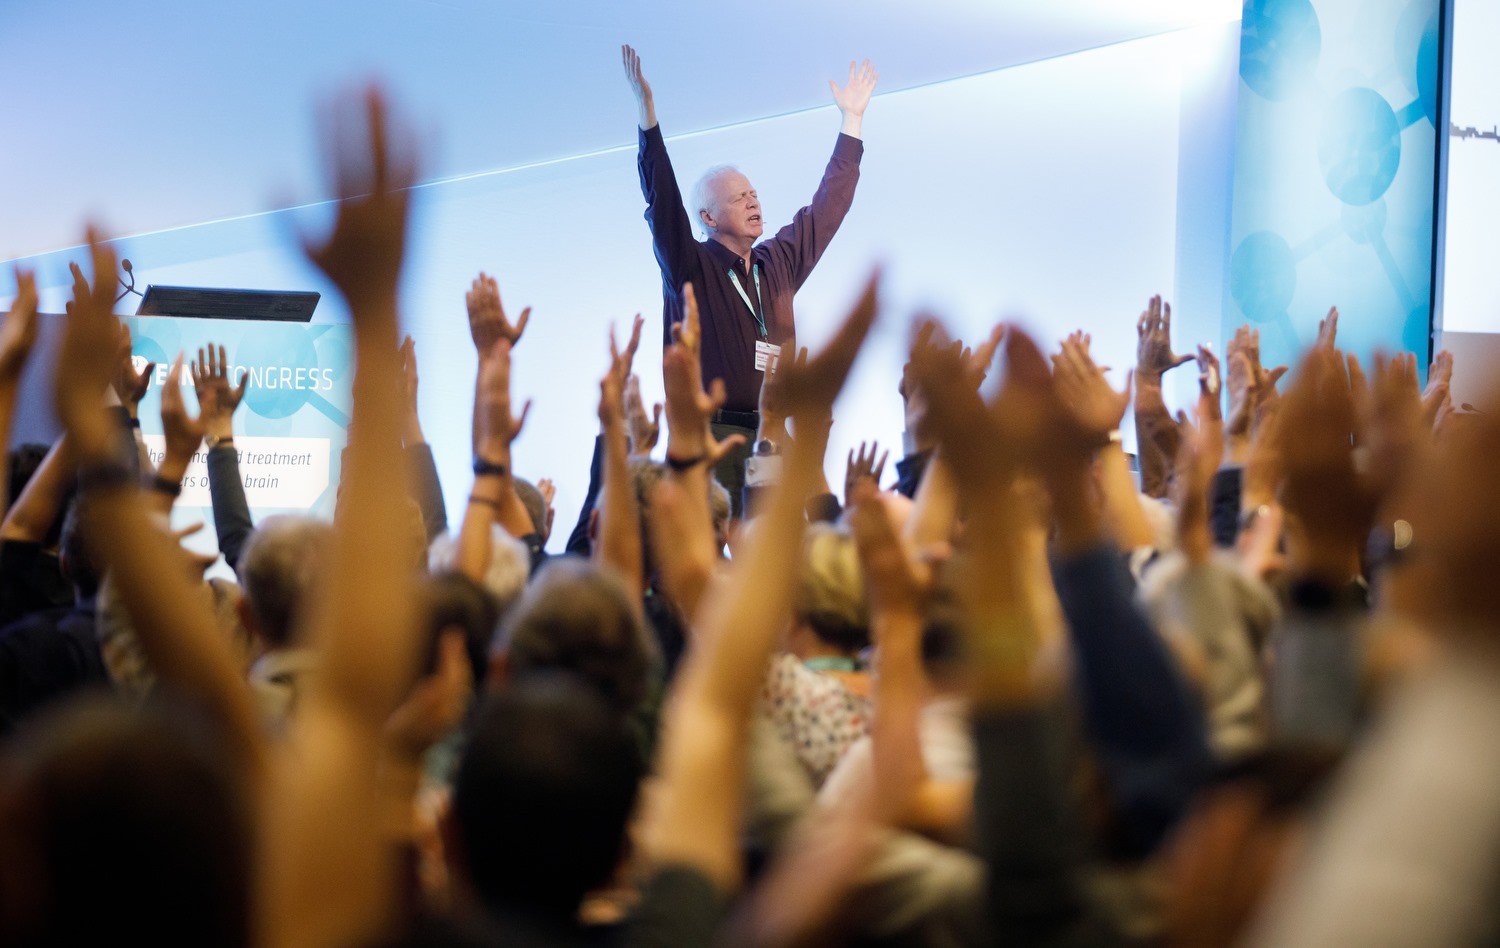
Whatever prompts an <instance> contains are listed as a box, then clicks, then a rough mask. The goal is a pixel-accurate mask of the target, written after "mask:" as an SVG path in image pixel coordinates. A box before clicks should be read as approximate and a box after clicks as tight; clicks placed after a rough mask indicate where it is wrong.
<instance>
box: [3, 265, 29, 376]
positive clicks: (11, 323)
mask: <svg viewBox="0 0 1500 948" xmlns="http://www.w3.org/2000/svg"><path fill="white" fill-rule="evenodd" d="M15 275H16V296H15V299H13V300H11V303H10V310H9V311H8V312H7V313H6V314H5V322H4V324H3V325H0V386H7V387H13V386H15V385H16V383H17V382H19V381H20V379H21V370H22V369H23V368H24V367H25V366H26V359H27V358H28V357H29V356H30V355H31V348H32V346H34V345H36V337H37V321H36V306H37V294H36V274H34V273H32V272H31V271H30V270H24V269H22V268H21V267H19V266H18V267H16V269H15Z"/></svg>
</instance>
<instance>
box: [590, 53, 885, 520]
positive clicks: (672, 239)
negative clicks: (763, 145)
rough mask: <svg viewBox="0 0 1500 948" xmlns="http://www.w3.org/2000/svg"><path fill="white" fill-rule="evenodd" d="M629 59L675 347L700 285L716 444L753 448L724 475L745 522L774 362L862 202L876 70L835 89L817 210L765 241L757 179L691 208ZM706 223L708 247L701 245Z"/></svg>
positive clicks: (708, 182) (696, 191)
mask: <svg viewBox="0 0 1500 948" xmlns="http://www.w3.org/2000/svg"><path fill="white" fill-rule="evenodd" d="M620 53H621V57H622V59H623V61H624V66H625V77H626V79H627V80H628V81H629V83H630V88H631V91H633V92H634V93H635V98H636V103H637V105H638V106H639V108H640V154H639V158H638V164H639V166H640V173H641V191H642V192H643V193H644V194H645V197H646V222H647V223H648V224H649V225H650V226H651V239H652V243H653V244H654V245H655V248H656V261H657V263H658V265H660V267H661V275H662V299H663V307H662V309H663V314H662V315H663V320H662V322H663V325H662V329H663V333H664V336H665V340H664V341H665V342H668V343H670V342H671V340H672V325H673V324H674V323H676V322H678V321H680V320H681V319H682V318H683V310H682V300H681V291H682V285H683V284H684V283H692V284H693V289H694V291H695V293H696V296H697V299H698V308H699V312H700V314H701V318H702V358H703V377H704V379H705V380H706V381H711V380H713V379H716V378H720V379H723V380H724V386H725V393H726V398H725V401H724V406H723V409H722V410H721V411H720V412H719V413H718V414H717V415H716V416H715V419H714V421H715V424H714V434H715V436H716V437H718V438H720V439H721V440H722V439H723V438H725V437H728V436H730V435H733V434H742V435H744V436H745V439H746V447H745V448H743V449H741V450H739V451H736V452H734V453H733V454H731V455H730V456H729V457H728V458H726V459H725V460H724V461H723V462H722V463H721V464H720V465H719V467H718V469H717V470H716V471H715V475H716V476H717V477H718V479H719V480H720V482H721V483H723V484H724V486H725V487H727V488H729V493H730V497H731V499H732V501H733V503H734V509H735V513H736V514H738V513H739V512H740V504H741V487H742V485H743V483H744V460H745V458H746V457H747V455H748V453H749V448H748V444H749V443H750V442H751V441H752V440H753V439H754V438H755V435H756V430H757V428H758V427H759V417H758V413H757V411H756V409H757V405H758V402H759V398H760V385H761V379H762V377H763V374H764V371H765V368H766V364H767V361H768V360H769V359H772V358H775V357H777V356H779V355H780V350H781V346H783V345H788V344H792V343H793V341H794V340H795V338H796V324H795V321H794V318H793V314H792V297H793V295H794V294H795V293H796V292H797V289H798V288H799V287H801V286H802V284H803V282H804V281H805V280H806V279H807V277H808V275H809V274H811V273H812V269H813V267H814V266H815V265H816V264H817V262H818V258H819V257H821V256H822V255H823V251H824V250H825V249H826V248H827V247H828V242H829V241H830V240H832V239H833V235H834V233H835V232H836V231H837V230H838V228H839V224H841V223H842V222H843V220H844V215H845V214H847V213H848V212H849V205H850V203H851V202H852V201H853V200H854V186H855V184H856V183H857V182H858V181H859V160H860V156H861V155H862V154H863V153H864V143H863V142H862V141H861V140H860V126H861V123H862V121H863V118H864V113H865V106H867V105H869V103H870V94H871V93H872V92H874V90H875V80H876V73H875V68H874V67H873V66H871V65H870V63H869V61H868V60H867V61H866V62H865V63H864V64H863V65H862V66H856V65H855V64H854V63H850V64H849V79H848V82H847V84H846V85H845V86H844V87H843V88H839V86H838V85H837V83H835V82H833V81H830V82H829V83H828V85H829V87H830V88H831V89H832V90H833V100H834V102H835V103H836V104H837V105H838V107H839V112H840V113H842V115H843V122H842V125H841V126H840V128H839V137H838V140H837V141H836V142H835V143H834V146H833V157H831V158H830V159H829V160H828V167H827V168H826V169H824V171H823V180H822V181H821V182H820V183H819V184H818V190H817V191H816V192H815V193H814V194H813V198H812V201H811V203H809V204H808V205H807V206H806V207H804V208H802V209H801V210H799V211H797V213H796V214H794V215H793V216H792V222H791V223H790V224H787V225H786V226H785V227H783V228H781V230H779V231H777V232H776V235H775V236H774V237H772V238H770V239H769V240H761V239H760V238H761V235H762V234H763V233H764V230H765V228H764V226H763V224H762V222H761V206H760V198H759V196H758V195H757V194H756V193H755V189H754V188H753V187H752V186H751V184H750V181H749V179H747V178H746V177H745V176H744V175H743V174H742V173H740V171H738V170H737V169H735V168H732V167H729V166H720V167H716V168H711V169H709V170H708V171H707V172H706V173H705V174H704V175H703V177H702V178H700V179H699V181H698V183H697V185H696V186H695V187H694V188H693V193H692V196H691V197H692V200H691V203H689V204H687V205H684V202H683V199H682V193H681V191H680V190H679V189H678V186H677V178H676V176H675V175H674V173H673V171H672V162H671V159H669V158H668V157H667V148H666V144H665V142H664V141H663V139H662V133H661V127H660V126H659V125H658V124H657V121H656V103H655V101H654V100H653V98H652V95H651V86H650V84H649V83H647V82H646V77H645V76H644V74H642V72H641V58H640V56H638V55H636V52H635V50H634V49H632V48H630V47H629V46H623V47H621V49H620ZM695 222H696V223H697V225H698V227H699V228H700V229H701V231H702V233H703V235H704V236H705V237H706V238H707V239H705V240H702V241H700V240H698V239H697V238H696V236H695V235H694V233H693V225H694V223H695ZM788 354H789V355H790V353H788ZM675 460H688V459H675Z"/></svg>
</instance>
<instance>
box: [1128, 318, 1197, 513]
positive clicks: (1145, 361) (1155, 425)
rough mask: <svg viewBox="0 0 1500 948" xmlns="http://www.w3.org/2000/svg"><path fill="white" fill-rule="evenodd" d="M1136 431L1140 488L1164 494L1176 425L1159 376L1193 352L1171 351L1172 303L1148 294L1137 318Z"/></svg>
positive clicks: (1174, 447) (1174, 450) (1174, 453)
mask: <svg viewBox="0 0 1500 948" xmlns="http://www.w3.org/2000/svg"><path fill="white" fill-rule="evenodd" d="M1135 328H1136V337H1137V341H1136V355H1135V431H1136V450H1137V453H1138V456H1139V457H1140V467H1141V490H1142V491H1143V492H1144V493H1146V494H1148V495H1149V496H1152V497H1165V496H1166V495H1167V475H1168V471H1169V470H1170V469H1171V464H1172V459H1173V458H1175V457H1176V456H1177V428H1176V426H1175V425H1174V424H1173V421H1172V413H1171V412H1170V411H1169V410H1168V409H1167V404H1166V401H1165V400H1164V398H1163V396H1162V376H1163V375H1164V374H1166V373H1167V372H1168V371H1170V370H1172V369H1175V368H1176V367H1177V366H1179V365H1185V364H1186V363H1188V362H1191V361H1192V360H1193V355H1192V353H1183V354H1182V355H1178V354H1176V353H1175V352H1173V350H1172V304H1170V303H1163V302H1162V298H1161V297H1160V296H1153V297H1151V299H1150V301H1149V302H1148V303H1147V304H1146V309H1145V310H1144V311H1143V312H1142V313H1141V316H1140V319H1138V320H1137V321H1136V326H1135Z"/></svg>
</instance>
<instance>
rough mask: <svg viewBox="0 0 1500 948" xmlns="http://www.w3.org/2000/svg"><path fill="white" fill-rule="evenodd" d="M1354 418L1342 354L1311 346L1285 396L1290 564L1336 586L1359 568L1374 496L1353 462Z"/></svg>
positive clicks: (1282, 424)
mask: <svg viewBox="0 0 1500 948" xmlns="http://www.w3.org/2000/svg"><path fill="white" fill-rule="evenodd" d="M1334 318H1335V316H1333V315H1331V316H1330V319H1334ZM1354 364H1355V366H1356V367H1357V365H1358V363H1354ZM1356 370H1357V369H1356ZM1356 420H1357V418H1356V409H1355V401H1354V393H1353V391H1352V390H1351V387H1350V382H1349V376H1348V368H1347V366H1346V364H1345V360H1344V358H1343V356H1342V354H1341V353H1340V352H1339V351H1338V350H1337V349H1334V348H1332V347H1331V346H1328V345H1318V346H1315V347H1313V348H1312V349H1311V350H1310V351H1309V352H1308V353H1307V355H1306V356H1305V357H1304V358H1303V361H1302V366H1301V369H1300V371H1299V372H1298V373H1297V378H1296V380H1295V381H1294V382H1293V384H1292V387H1291V390H1290V391H1288V392H1287V394H1286V395H1285V396H1284V397H1283V398H1282V400H1281V408H1280V418H1279V423H1278V433H1279V437H1278V440H1277V445H1276V450H1277V454H1278V456H1279V457H1280V460H1281V468H1282V472H1283V476H1284V477H1285V486H1284V487H1283V489H1282V492H1281V496H1282V501H1283V504H1284V506H1285V508H1286V512H1287V514H1288V516H1289V518H1290V519H1289V523H1288V527H1289V530H1290V532H1289V544H1288V553H1289V554H1290V561H1289V564H1288V565H1289V568H1291V569H1292V570H1293V571H1294V572H1297V573H1299V574H1308V575H1311V576H1315V577H1316V578H1318V579H1321V580H1323V581H1325V582H1327V583H1329V584H1331V585H1335V586H1339V585H1342V584H1344V583H1346V582H1348V581H1349V580H1350V579H1352V578H1353V577H1354V576H1355V575H1356V574H1357V573H1358V572H1359V552H1360V549H1361V545H1362V544H1363V542H1364V540H1365V537H1366V536H1367V534H1368V533H1369V530H1370V524H1371V521H1372V518H1373V516H1374V511H1375V504H1376V499H1377V498H1376V492H1375V488H1374V485H1373V484H1372V483H1371V482H1370V480H1369V479H1368V478H1367V477H1365V476H1364V475H1361V474H1360V473H1359V471H1358V470H1357V469H1356V467H1355V464H1354V454H1353V445H1352V441H1353V438H1354V434H1355V426H1356Z"/></svg>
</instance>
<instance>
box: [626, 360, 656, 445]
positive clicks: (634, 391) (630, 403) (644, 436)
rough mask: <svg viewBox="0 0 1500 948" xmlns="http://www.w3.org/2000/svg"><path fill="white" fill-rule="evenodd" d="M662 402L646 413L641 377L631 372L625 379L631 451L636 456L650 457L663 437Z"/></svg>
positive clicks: (627, 424)
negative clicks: (649, 412) (642, 396)
mask: <svg viewBox="0 0 1500 948" xmlns="http://www.w3.org/2000/svg"><path fill="white" fill-rule="evenodd" d="M662 408H663V405H662V403H661V402H657V403H656V404H654V405H652V406H651V414H650V415H647V414H646V403H645V401H643V400H642V399H641V377H640V376H639V375H636V374H635V373H631V375H630V377H629V378H627V379H626V380H625V423H626V426H627V427H628V428H629V429H630V453H631V454H632V455H634V456H636V457H650V456H651V452H652V451H654V450H655V449H656V442H657V441H659V440H660V439H661V412H662Z"/></svg>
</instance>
